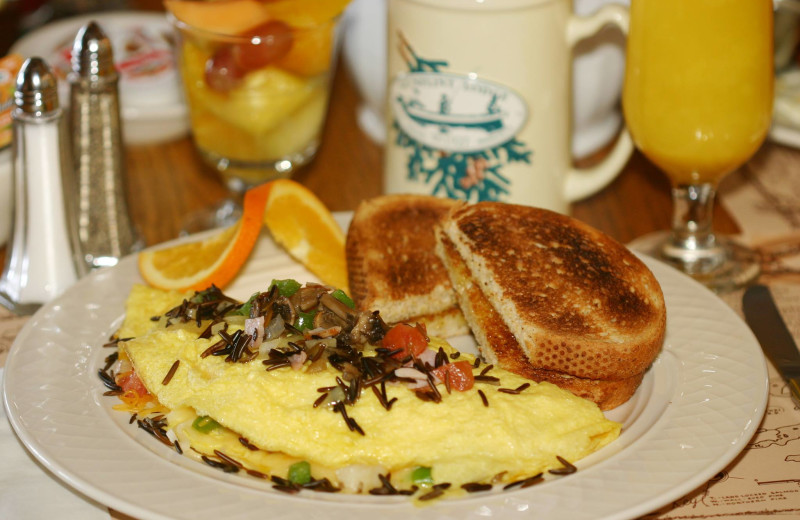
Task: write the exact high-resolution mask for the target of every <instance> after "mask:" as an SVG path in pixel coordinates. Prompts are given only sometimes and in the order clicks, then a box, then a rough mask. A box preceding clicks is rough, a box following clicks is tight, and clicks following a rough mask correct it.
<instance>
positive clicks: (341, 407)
mask: <svg viewBox="0 0 800 520" xmlns="http://www.w3.org/2000/svg"><path fill="white" fill-rule="evenodd" d="M333 410H334V411H335V412H339V413H340V414H342V417H343V418H344V423H345V424H346V425H347V427H348V428H350V431H351V432H352V431H355V432H358V433H360V434H361V435H365V433H364V430H362V429H361V426H359V425H358V423H357V422H356V420H355V419H353V418H352V417H350V416H348V415H347V410H346V409H345V404H344V403H343V402H342V401H339V402H338V403H336V404H335V405H333Z"/></svg>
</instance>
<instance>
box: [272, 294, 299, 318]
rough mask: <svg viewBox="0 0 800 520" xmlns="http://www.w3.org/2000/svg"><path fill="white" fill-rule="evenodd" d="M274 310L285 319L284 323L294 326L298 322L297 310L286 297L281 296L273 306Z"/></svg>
mask: <svg viewBox="0 0 800 520" xmlns="http://www.w3.org/2000/svg"><path fill="white" fill-rule="evenodd" d="M272 310H273V311H274V312H277V313H278V314H280V315H281V317H282V318H283V321H284V322H286V323H288V324H292V323H294V322H295V320H297V310H296V309H295V308H294V305H292V302H291V300H289V298H286V297H285V296H279V297H278V298H277V299H276V300H275V303H273V304H272Z"/></svg>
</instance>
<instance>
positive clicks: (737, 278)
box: [628, 231, 761, 294]
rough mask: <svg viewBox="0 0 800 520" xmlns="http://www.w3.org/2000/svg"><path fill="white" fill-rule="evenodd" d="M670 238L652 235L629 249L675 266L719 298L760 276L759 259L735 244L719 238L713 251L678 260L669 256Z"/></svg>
mask: <svg viewBox="0 0 800 520" xmlns="http://www.w3.org/2000/svg"><path fill="white" fill-rule="evenodd" d="M670 235H671V234H670V232H669V231H659V232H656V233H650V234H648V235H644V236H642V237H639V238H637V239H635V240H633V241H632V242H630V243H628V247H629V248H631V249H633V250H634V251H637V252H639V253H643V254H646V255H648V256H650V257H653V258H655V259H657V260H661V261H662V262H665V263H667V264H670V265H672V266H673V267H675V268H676V269H678V270H679V271H681V272H683V273H685V274H687V275H689V276H691V277H692V278H694V279H695V280H697V281H698V282H700V283H701V284H703V285H705V286H706V287H708V288H709V289H711V290H712V291H714V292H716V293H719V294H722V293H728V292H731V291H734V290H736V289H738V288H741V287H744V286H746V285H748V284H749V283H751V282H753V281H754V280H755V279H756V278H758V276H759V274H761V264H760V262H759V258H758V255H757V254H756V253H755V252H754V251H752V250H750V249H748V248H746V247H744V246H742V245H741V244H738V243H736V242H735V241H733V240H730V239H728V238H725V237H720V236H716V237H715V238H716V246H715V247H714V248H713V249H712V250H710V251H703V250H699V251H694V252H692V253H693V254H688V255H684V258H683V259H678V258H676V256H674V254H670V253H674V252H673V251H671V250H670V244H671V242H670ZM720 252H722V253H723V254H722V255H719V253H720Z"/></svg>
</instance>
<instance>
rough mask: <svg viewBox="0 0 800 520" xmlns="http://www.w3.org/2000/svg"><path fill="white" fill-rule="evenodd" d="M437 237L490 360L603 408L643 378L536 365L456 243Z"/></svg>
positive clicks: (619, 399) (482, 349)
mask: <svg viewBox="0 0 800 520" xmlns="http://www.w3.org/2000/svg"><path fill="white" fill-rule="evenodd" d="M438 239H439V241H438V244H437V250H436V251H437V254H438V255H439V256H440V257H441V258H442V259H443V260H444V263H445V266H446V267H447V269H448V272H449V273H450V276H451V279H452V281H453V284H454V287H455V289H456V293H457V294H458V299H459V305H460V306H461V309H462V311H463V312H464V316H465V317H466V319H467V322H468V323H469V324H470V327H471V329H472V331H473V334H474V335H475V339H476V341H477V343H478V348H479V350H480V352H481V354H482V355H483V357H484V358H485V359H486V360H487V361H488V362H489V363H493V364H495V365H497V366H499V367H502V368H504V369H506V370H509V371H511V372H514V373H516V374H519V375H521V376H523V377H527V378H529V379H532V380H534V381H538V382H542V381H547V382H550V383H553V384H555V385H557V386H560V387H561V388H564V389H566V390H569V391H571V392H572V393H573V394H575V395H577V396H579V397H583V398H585V399H589V400H591V401H594V402H595V403H597V405H598V406H599V407H600V409H601V410H610V409H612V408H615V407H617V406H619V405H621V404H622V403H624V402H625V401H627V400H628V399H630V397H631V396H632V395H633V393H634V392H635V391H636V389H637V388H638V387H639V384H640V383H641V382H642V377H643V376H644V372H642V373H640V374H636V375H634V376H633V377H629V378H625V379H621V380H617V381H610V380H600V379H586V378H579V377H574V376H570V375H568V374H563V373H560V372H555V371H552V370H544V369H539V368H535V367H534V366H533V365H532V364H531V362H530V361H528V359H527V357H526V355H525V352H524V351H523V350H522V348H521V347H520V345H519V343H518V342H517V339H516V338H515V337H514V335H513V334H512V333H511V331H510V330H509V329H508V327H507V326H506V324H505V323H504V322H503V320H502V318H501V317H500V315H499V314H498V313H497V311H496V310H495V309H494V307H492V305H491V304H490V303H489V301H488V300H487V299H486V297H485V296H484V294H483V292H482V291H481V290H480V288H479V287H478V286H477V285H475V283H473V281H472V278H471V277H470V275H469V271H468V270H467V267H466V265H465V264H464V262H463V260H462V259H461V257H460V255H459V254H458V252H457V251H456V249H455V246H454V245H453V243H452V242H451V241H450V240H449V239H448V238H447V237H445V236H443V235H441V234H440V236H439V237H438Z"/></svg>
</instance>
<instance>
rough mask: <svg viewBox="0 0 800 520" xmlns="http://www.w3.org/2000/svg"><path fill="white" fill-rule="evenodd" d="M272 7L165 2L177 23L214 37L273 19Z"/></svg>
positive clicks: (247, 1)
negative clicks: (200, 30)
mask: <svg viewBox="0 0 800 520" xmlns="http://www.w3.org/2000/svg"><path fill="white" fill-rule="evenodd" d="M271 5H273V4H269V3H264V2H260V1H258V0H218V1H215V2H204V1H194V0H164V7H165V8H166V9H167V10H168V11H169V12H170V13H172V15H173V16H175V18H177V19H178V20H180V21H182V22H184V23H186V24H188V25H190V26H192V27H195V28H197V29H202V30H204V31H208V32H212V33H217V34H241V33H243V32H245V31H249V30H250V29H253V28H255V27H258V26H259V25H261V24H263V23H266V22H268V21H270V20H272V19H273V15H272V14H271V13H270V6H271Z"/></svg>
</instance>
